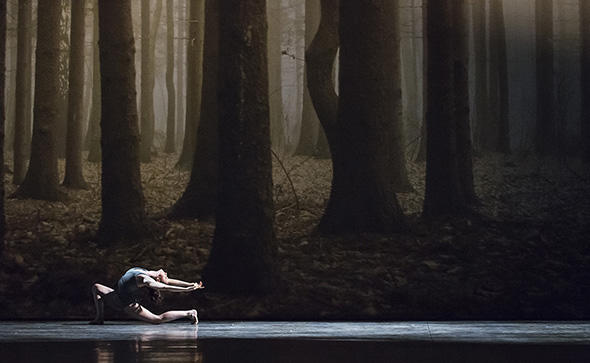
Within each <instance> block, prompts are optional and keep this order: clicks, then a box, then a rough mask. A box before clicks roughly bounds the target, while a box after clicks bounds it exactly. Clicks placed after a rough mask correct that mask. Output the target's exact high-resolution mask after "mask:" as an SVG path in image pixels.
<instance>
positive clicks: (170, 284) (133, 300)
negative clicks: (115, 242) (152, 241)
mask: <svg viewBox="0 0 590 363" xmlns="http://www.w3.org/2000/svg"><path fill="white" fill-rule="evenodd" d="M204 288H205V287H204V286H203V283H202V282H199V283H196V282H185V281H180V280H175V279H169V278H168V274H167V273H166V272H165V271H164V270H162V269H160V270H158V271H150V270H146V269H144V268H141V267H134V268H131V269H129V270H127V272H125V274H124V275H123V276H122V277H121V278H120V279H119V281H118V282H117V286H116V288H115V289H111V288H110V287H108V286H105V285H101V284H94V285H93V286H92V297H93V298H94V306H95V307H96V318H95V319H94V320H93V321H91V322H90V324H103V323H104V304H105V303H106V304H107V305H109V306H110V307H112V308H114V309H116V310H123V311H125V312H126V313H127V314H128V315H129V316H131V317H133V318H134V319H138V320H142V321H146V322H148V323H152V324H160V323H166V322H169V321H173V320H177V319H182V318H188V319H190V321H191V322H192V323H193V324H197V323H198V322H199V319H198V318H197V310H194V309H193V310H179V311H167V312H165V313H163V314H160V315H156V314H154V313H152V312H151V311H149V310H148V309H146V308H145V307H143V306H141V305H140V304H139V303H138V300H139V299H140V298H141V297H142V296H144V295H145V293H146V292H147V293H149V295H150V297H151V299H152V300H154V301H157V300H159V299H160V291H169V292H189V291H195V290H198V289H204Z"/></svg>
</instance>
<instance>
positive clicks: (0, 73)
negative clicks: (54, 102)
mask: <svg viewBox="0 0 590 363" xmlns="http://www.w3.org/2000/svg"><path fill="white" fill-rule="evenodd" d="M6 22H7V18H6V0H0V100H4V86H5V83H6ZM5 121H6V108H5V106H4V102H0V160H1V161H2V165H1V167H0V255H2V250H3V249H4V234H5V233H6V218H5V216H4V184H5V183H4V122H5Z"/></svg>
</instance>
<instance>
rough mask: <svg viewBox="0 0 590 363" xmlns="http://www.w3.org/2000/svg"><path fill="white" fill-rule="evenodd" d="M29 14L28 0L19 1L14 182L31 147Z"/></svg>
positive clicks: (22, 171) (23, 171)
mask: <svg viewBox="0 0 590 363" xmlns="http://www.w3.org/2000/svg"><path fill="white" fill-rule="evenodd" d="M32 17H33V6H32V3H31V0H20V1H19V2H18V25H17V27H18V29H17V33H18V35H17V37H18V40H17V63H16V106H15V119H14V143H13V154H12V155H13V164H14V174H13V179H12V181H13V183H14V184H20V183H22V182H23V180H24V178H25V174H26V172H27V160H26V158H27V156H28V155H29V153H30V149H31V117H32V113H31V77H32V73H33V72H32V70H33V67H32V64H31V63H32V57H31V56H32V45H31V41H32V38H33V37H32V32H31V29H32Z"/></svg>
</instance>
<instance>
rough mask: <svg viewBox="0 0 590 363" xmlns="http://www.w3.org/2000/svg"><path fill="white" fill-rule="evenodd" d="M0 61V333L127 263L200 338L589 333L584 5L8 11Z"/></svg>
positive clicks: (284, 2)
mask: <svg viewBox="0 0 590 363" xmlns="http://www.w3.org/2000/svg"><path fill="white" fill-rule="evenodd" d="M41 14H42V15H43V16H40V15H41ZM1 42H5V44H3V43H1ZM0 50H4V53H2V54H0V60H2V61H3V62H4V66H3V65H2V63H0V69H1V68H3V67H4V68H5V72H0V73H1V74H2V76H3V77H4V78H2V77H0V90H2V91H3V92H4V93H3V94H0V99H3V100H4V102H3V104H2V106H3V108H0V115H2V116H3V117H4V118H3V119H2V120H3V121H4V125H3V127H0V130H2V131H3V134H0V141H1V142H2V143H3V144H0V146H2V147H0V150H3V156H2V157H3V160H4V168H3V170H2V171H3V172H4V176H3V178H4V183H3V184H2V186H3V188H0V191H1V192H2V193H4V194H5V195H6V197H5V198H0V200H2V204H1V205H0V212H1V213H0V222H2V223H0V226H1V227H2V228H1V230H0V232H1V234H2V235H3V236H4V239H3V241H2V243H1V244H0V261H1V266H0V311H1V313H0V318H2V319H17V318H45V319H47V318H55V319H60V318H86V317H89V316H91V310H92V304H91V299H90V286H91V284H92V283H93V282H98V281H101V282H103V283H106V284H109V285H112V284H113V283H114V282H115V281H116V280H117V279H118V277H119V276H120V275H121V273H123V272H124V271H125V270H126V269H127V268H128V267H131V266H136V265H137V266H144V267H151V268H159V267H163V268H165V269H166V270H167V271H168V272H169V274H171V275H173V276H178V277H180V278H183V279H186V280H195V281H198V280H199V279H203V281H204V282H205V285H206V286H207V289H206V290H205V292H204V293H201V292H199V293H195V294H191V295H190V296H184V297H179V296H173V297H172V296H171V297H167V299H166V300H165V307H166V308H170V307H184V308H186V307H187V305H190V306H194V307H197V308H198V309H199V311H200V312H199V314H200V316H201V317H202V318H205V319H371V320H376V319H377V320H378V319H402V320H403V319H587V318H589V317H590V307H589V305H588V304H587V301H588V297H589V295H590V294H589V293H588V291H590V290H589V289H590V269H589V268H590V244H589V243H588V240H589V238H590V233H589V232H590V231H589V226H590V185H589V183H590V171H589V170H588V162H590V146H589V145H590V2H589V1H586V0H515V1H502V0H471V1H469V0H440V1H438V0H437V1H426V0H424V1H421V0H378V1H375V0H371V1H370V0H355V1H338V0H248V1H243V0H242V1H240V0H43V1H33V0H18V1H10V0H8V1H7V0H1V1H0ZM2 82H3V83H2ZM2 84H3V85H4V86H2ZM0 126H2V125H0ZM0 177H1V175H0ZM148 305H149V303H148ZM153 308H154V309H155V310H156V311H157V310H159V309H163V308H164V307H162V306H160V307H153ZM114 314H115V315H114V316H118V315H116V313H114Z"/></svg>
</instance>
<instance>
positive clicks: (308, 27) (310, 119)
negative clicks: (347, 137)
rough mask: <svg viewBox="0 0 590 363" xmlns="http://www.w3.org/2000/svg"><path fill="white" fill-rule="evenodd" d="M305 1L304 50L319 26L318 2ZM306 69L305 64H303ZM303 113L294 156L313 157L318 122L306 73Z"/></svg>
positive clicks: (318, 128)
mask: <svg viewBox="0 0 590 363" xmlns="http://www.w3.org/2000/svg"><path fill="white" fill-rule="evenodd" d="M304 1H305V49H306V50H307V48H308V47H309V45H310V43H311V41H312V39H313V38H314V36H315V34H316V32H317V30H318V26H319V24H320V15H321V7H320V0H304ZM305 66H306V67H305V68H307V64H305ZM303 86H304V88H303V111H302V115H301V134H300V136H299V144H298V146H297V150H296V151H295V154H297V155H310V156H311V155H314V154H315V152H316V143H317V139H318V132H319V130H320V121H319V119H318V116H317V114H316V112H315V109H314V108H313V103H312V102H311V97H310V95H309V90H308V88H307V72H304V74H303Z"/></svg>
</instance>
